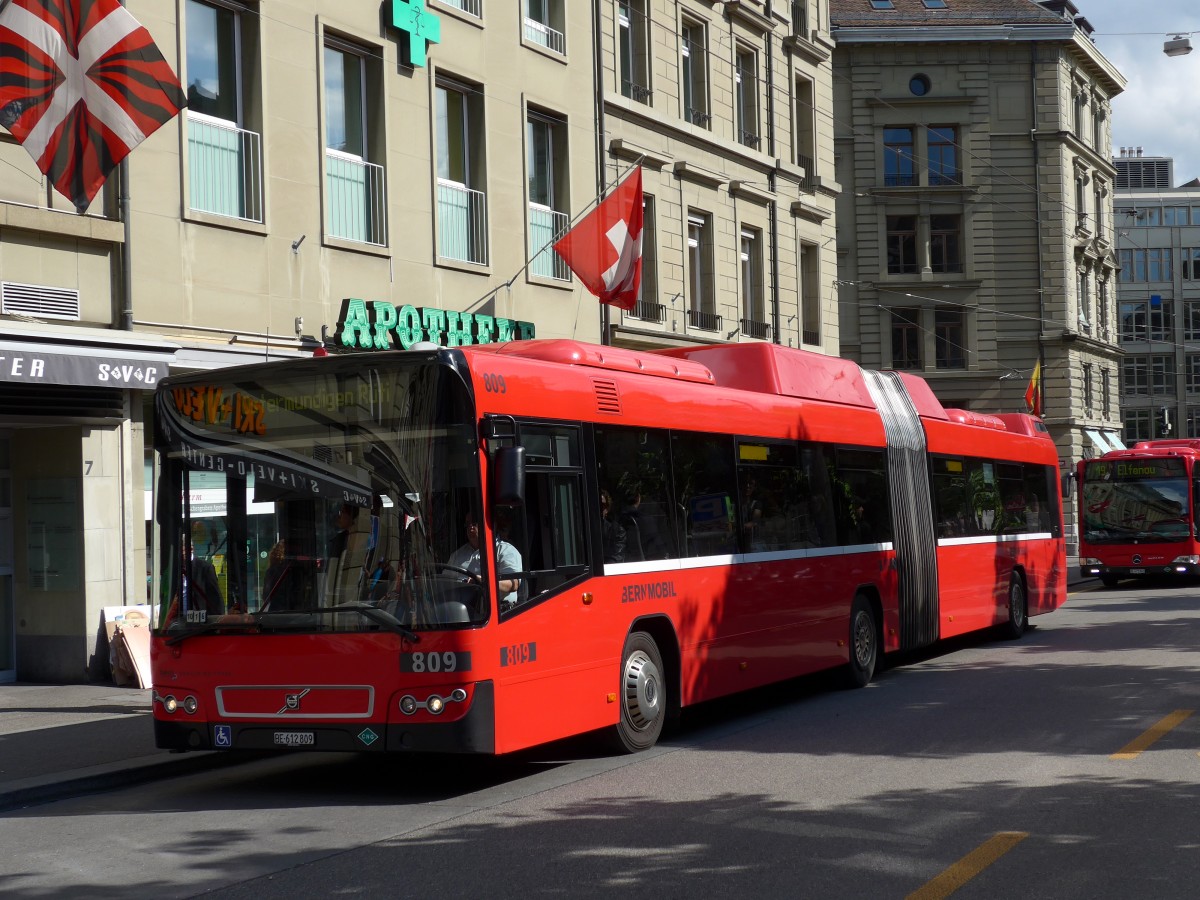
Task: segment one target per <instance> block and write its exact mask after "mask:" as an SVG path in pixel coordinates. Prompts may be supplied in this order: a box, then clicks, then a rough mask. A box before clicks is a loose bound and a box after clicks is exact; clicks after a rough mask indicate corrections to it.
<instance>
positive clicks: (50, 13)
mask: <svg viewBox="0 0 1200 900" xmlns="http://www.w3.org/2000/svg"><path fill="white" fill-rule="evenodd" d="M186 105H187V99H186V98H185V97H184V94H183V88H182V87H180V84H179V79H178V78H176V77H175V73H174V72H172V71H171V67H170V65H168V64H167V61H166V60H165V59H164V58H163V55H162V53H160V52H159V50H158V47H156V46H155V45H154V41H153V40H151V38H150V34H149V32H147V31H146V29H145V28H143V27H142V26H141V25H140V24H138V21H137V20H136V19H135V18H134V17H133V16H131V15H130V14H129V13H128V12H127V11H126V10H125V9H124V7H122V6H121V4H120V2H119V0H8V2H7V3H6V4H5V3H3V2H0V125H3V126H4V127H5V128H7V129H8V130H9V131H10V132H11V133H12V136H13V137H15V138H16V139H17V140H18V141H19V142H20V143H21V145H22V146H24V147H25V149H26V150H27V151H28V152H29V155H30V156H32V157H33V158H34V160H35V161H36V162H37V166H38V168H39V169H40V170H41V171H42V173H43V174H44V175H46V176H47V177H48V178H49V179H50V181H51V183H53V185H54V187H55V189H56V190H57V191H58V192H59V193H60V194H62V195H63V196H64V197H67V198H68V199H69V200H70V201H71V202H72V203H74V204H75V208H76V209H77V210H78V211H79V212H81V213H82V212H84V211H86V210H87V208H88V206H89V205H90V204H91V202H92V198H93V197H95V196H96V193H97V192H98V191H99V190H100V187H101V186H102V185H103V184H104V180H105V179H106V178H107V177H108V175H109V173H110V172H112V170H113V169H114V168H116V166H117V164H118V163H119V162H121V160H123V159H124V158H125V157H126V156H127V155H128V154H129V152H130V151H131V150H132V149H133V148H134V147H136V146H137V145H138V144H140V143H141V142H142V141H144V140H145V139H146V138H147V137H148V136H149V135H151V134H153V133H154V132H155V131H156V130H157V129H158V128H159V126H161V125H163V124H164V123H166V122H169V121H170V120H171V118H172V117H173V116H175V114H176V113H178V112H179V110H180V109H182V108H183V107H184V106H186Z"/></svg>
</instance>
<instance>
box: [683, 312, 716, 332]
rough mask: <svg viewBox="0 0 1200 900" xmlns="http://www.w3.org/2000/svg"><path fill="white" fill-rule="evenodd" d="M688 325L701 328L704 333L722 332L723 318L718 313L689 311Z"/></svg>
mask: <svg viewBox="0 0 1200 900" xmlns="http://www.w3.org/2000/svg"><path fill="white" fill-rule="evenodd" d="M688 324H689V325H690V326H692V328H700V329H702V330H704V331H720V330H721V317H720V316H719V315H718V314H717V313H711V312H704V311H703V310H699V309H689V310H688Z"/></svg>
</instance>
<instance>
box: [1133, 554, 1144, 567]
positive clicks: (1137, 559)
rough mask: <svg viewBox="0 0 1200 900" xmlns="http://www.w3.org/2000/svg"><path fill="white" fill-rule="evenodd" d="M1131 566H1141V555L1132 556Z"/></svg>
mask: <svg viewBox="0 0 1200 900" xmlns="http://www.w3.org/2000/svg"><path fill="white" fill-rule="evenodd" d="M1133 564H1134V565H1135V566H1140V565H1141V564H1142V557H1141V554H1139V553H1135V554H1133Z"/></svg>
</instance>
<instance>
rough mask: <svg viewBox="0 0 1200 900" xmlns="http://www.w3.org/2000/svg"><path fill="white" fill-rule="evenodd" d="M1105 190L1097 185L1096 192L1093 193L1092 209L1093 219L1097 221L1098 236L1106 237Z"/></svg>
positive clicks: (1095, 229)
mask: <svg viewBox="0 0 1200 900" xmlns="http://www.w3.org/2000/svg"><path fill="white" fill-rule="evenodd" d="M1104 197H1105V194H1104V188H1103V187H1101V186H1100V185H1099V184H1097V185H1096V189H1095V191H1094V192H1093V193H1092V200H1093V203H1092V209H1093V211H1094V212H1093V218H1094V219H1095V228H1094V231H1095V232H1096V234H1097V236H1099V237H1103V236H1104Z"/></svg>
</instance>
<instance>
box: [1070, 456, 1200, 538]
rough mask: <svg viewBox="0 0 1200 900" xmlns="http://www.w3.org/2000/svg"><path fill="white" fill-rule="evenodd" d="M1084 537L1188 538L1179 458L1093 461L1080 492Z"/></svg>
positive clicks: (1185, 481) (1185, 489)
mask: <svg viewBox="0 0 1200 900" xmlns="http://www.w3.org/2000/svg"><path fill="white" fill-rule="evenodd" d="M1081 497H1082V499H1081V503H1082V509H1083V532H1084V535H1083V537H1084V540H1086V541H1088V542H1089V543H1092V544H1121V543H1128V542H1130V541H1140V542H1142V543H1145V542H1147V541H1156V542H1164V543H1170V542H1177V541H1186V540H1188V539H1189V538H1190V537H1191V533H1192V529H1191V524H1190V523H1191V515H1190V511H1189V510H1190V507H1189V505H1188V476H1187V467H1186V465H1185V463H1184V461H1183V460H1182V459H1177V458H1169V459H1168V458H1145V459H1121V460H1103V459H1100V460H1093V461H1091V462H1089V463H1088V464H1087V465H1086V466H1085V467H1084V477H1083V489H1082V493H1081Z"/></svg>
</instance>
